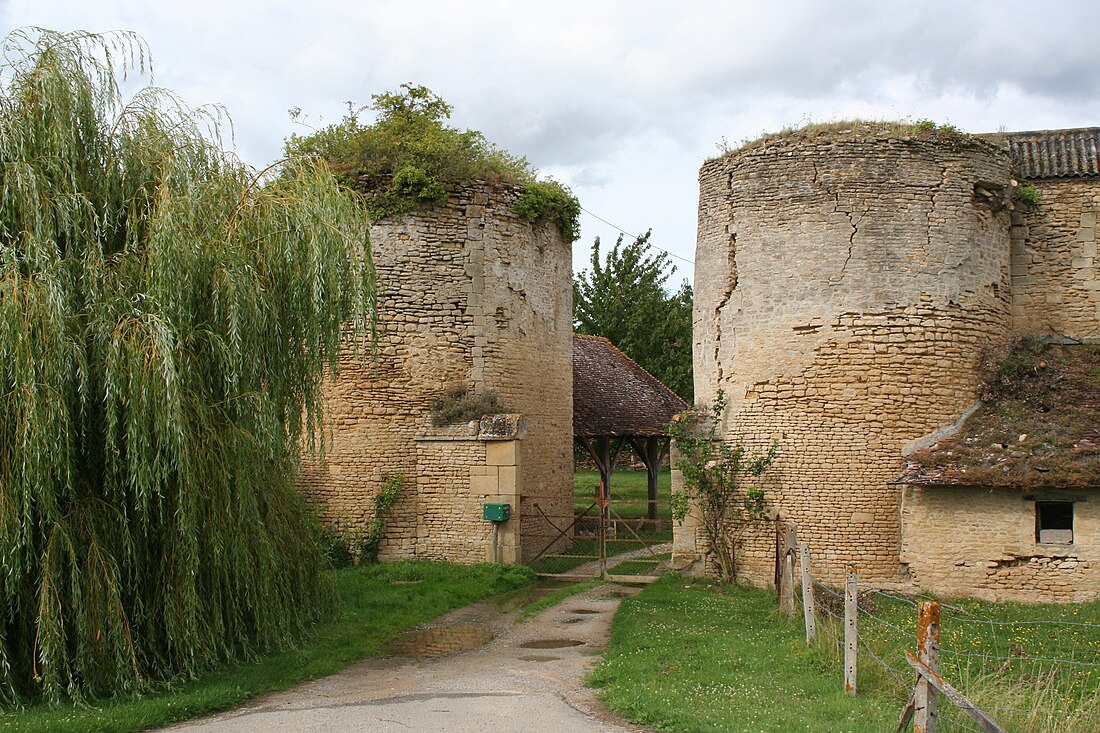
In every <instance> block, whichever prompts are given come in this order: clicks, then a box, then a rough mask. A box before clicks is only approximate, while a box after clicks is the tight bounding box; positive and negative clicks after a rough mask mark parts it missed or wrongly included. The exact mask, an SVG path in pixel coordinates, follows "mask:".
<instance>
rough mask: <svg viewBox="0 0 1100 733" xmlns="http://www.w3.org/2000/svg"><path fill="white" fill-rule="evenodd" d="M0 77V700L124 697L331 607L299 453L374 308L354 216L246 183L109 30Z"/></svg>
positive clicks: (305, 177) (28, 35)
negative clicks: (342, 355) (345, 346)
mask: <svg viewBox="0 0 1100 733" xmlns="http://www.w3.org/2000/svg"><path fill="white" fill-rule="evenodd" d="M5 52H6V54H5V59H6V63H5V65H4V66H3V67H2V68H0V171H2V181H0V187H2V193H0V701H3V702H7V703H13V702H18V701H21V700H27V699H32V698H36V697H40V696H45V697H46V698H48V699H61V698H65V697H69V698H78V697H81V696H85V697H86V696H93V695H94V696H98V695H105V694H113V693H117V692H120V691H125V690H131V689H137V688H140V687H142V686H144V685H147V684H149V683H150V682H153V681H158V680H170V679H179V678H181V677H186V676H188V675H193V674H194V673H195V672H197V671H200V670H203V669H207V668H210V667H212V666H215V665H218V664H222V663H225V662H227V661H229V660H233V659H240V658H242V657H248V656H250V655H254V654H258V653H261V652H263V651H265V650H268V649H271V648H274V647H276V646H278V645H281V644H284V643H287V642H288V641H289V640H292V639H294V638H295V637H296V636H298V635H300V634H301V633H302V632H303V630H305V629H306V628H307V627H308V626H309V625H310V624H311V623H313V622H314V621H315V620H316V619H317V618H318V616H319V615H321V614H324V613H326V612H327V610H329V609H331V607H332V605H331V604H332V592H331V588H330V587H328V586H326V584H325V581H324V579H323V578H324V575H323V573H321V572H320V570H321V567H320V563H321V560H320V553H318V552H317V550H316V546H315V534H314V532H313V526H312V525H311V523H310V520H309V518H308V515H307V514H305V513H304V512H303V507H302V505H301V503H300V501H299V499H298V497H297V495H296V493H295V491H294V488H293V485H292V478H293V476H294V471H295V470H296V453H297V447H298V446H299V445H300V441H301V439H302V438H303V435H304V434H306V433H307V432H312V430H313V429H314V427H315V426H316V425H317V423H318V420H319V409H320V407H319V396H320V394H319V391H320V387H321V380H322V373H323V372H324V370H325V368H326V367H329V368H335V365H336V356H337V352H338V349H339V345H340V343H341V330H342V324H346V323H348V322H351V323H353V324H355V325H354V326H353V329H355V330H358V329H361V328H362V327H363V325H364V322H365V321H369V315H370V313H371V312H372V302H373V274H372V272H373V270H372V268H371V264H370V261H369V259H368V257H369V255H368V251H369V250H368V248H365V247H364V246H363V245H364V243H365V242H366V237H367V232H366V222H365V220H364V219H363V217H362V216H361V207H360V206H359V205H358V204H356V203H355V202H353V201H352V200H351V199H350V198H348V197H347V196H346V195H345V194H344V193H342V192H341V191H339V190H338V188H337V186H336V185H335V184H334V182H333V180H332V178H331V176H330V175H328V173H327V172H326V171H325V170H324V169H323V167H317V166H315V165H314V164H309V165H306V164H304V163H303V164H300V165H296V164H294V163H289V164H288V166H289V170H290V173H291V175H279V176H277V177H265V176H263V175H259V174H257V173H256V172H255V171H253V170H252V169H250V168H248V167H247V166H245V165H243V164H242V163H240V162H239V161H237V160H236V159H235V158H233V157H232V156H230V155H229V154H227V153H224V152H222V146H221V144H220V141H219V139H218V136H217V129H218V126H219V119H220V118H219V116H218V115H217V114H211V115H204V114H203V113H201V111H200V112H196V111H194V110H189V109H187V108H185V107H184V106H183V105H182V104H181V103H179V102H178V100H176V99H175V98H174V97H173V96H172V95H171V94H169V93H167V92H165V91H163V90H156V89H153V88H148V89H145V90H144V91H141V92H138V93H137V94H136V95H135V96H133V97H132V98H130V99H129V100H128V101H127V100H125V99H124V97H123V95H122V93H121V85H122V83H123V80H124V79H125V74H126V73H127V72H129V73H131V74H135V73H137V74H139V75H140V74H142V73H143V72H144V69H145V64H146V62H145V58H146V51H145V48H144V46H143V44H142V42H141V41H140V40H139V39H137V38H135V37H132V36H128V35H111V36H95V35H88V34H59V33H54V32H49V31H42V30H33V31H22V32H17V33H16V34H13V35H12V36H10V37H8V39H7V40H6V41H5Z"/></svg>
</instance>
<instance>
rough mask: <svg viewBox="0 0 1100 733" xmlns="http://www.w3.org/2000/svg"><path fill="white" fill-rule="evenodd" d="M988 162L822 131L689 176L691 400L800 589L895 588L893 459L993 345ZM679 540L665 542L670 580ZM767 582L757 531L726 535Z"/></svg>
mask: <svg viewBox="0 0 1100 733" xmlns="http://www.w3.org/2000/svg"><path fill="white" fill-rule="evenodd" d="M1010 170H1011V166H1010V162H1009V158H1008V155H1007V153H1006V152H1005V151H1003V150H1001V149H998V148H997V147H995V146H994V145H991V144H989V143H986V142H984V141H981V140H978V139H975V138H972V137H969V136H965V135H961V134H958V133H956V132H954V131H953V130H942V129H939V130H938V129H920V128H919V127H914V128H909V127H904V126H896V125H895V126H886V125H874V124H856V123H853V124H852V125H847V126H845V125H833V126H829V127H828V128H819V129H807V130H800V131H797V132H795V133H792V134H789V135H785V136H775V137H771V138H766V139H764V140H761V141H758V142H756V143H750V144H748V145H746V146H745V147H743V148H741V149H739V150H735V151H733V152H730V153H728V154H726V155H724V156H722V157H720V158H717V159H715V160H711V161H709V162H707V163H706V164H705V165H704V166H703V168H702V170H701V172H700V203H699V232H698V247H697V251H696V269H695V310H694V334H695V343H694V361H695V393H696V395H697V398H698V399H699V400H700V401H704V402H709V401H711V400H713V398H714V396H715V395H716V393H717V392H718V390H723V391H724V392H725V394H726V396H727V400H728V408H727V412H726V414H725V415H724V416H723V430H724V432H725V435H726V437H727V438H728V439H729V440H731V441H736V442H741V443H743V444H745V445H746V446H748V447H749V448H751V449H754V450H757V451H764V450H767V448H768V446H769V445H770V444H771V443H772V442H773V441H774V442H775V443H777V445H778V453H777V457H776V460H775V463H774V464H773V465H772V466H771V467H770V468H769V469H768V471H767V473H766V474H765V476H764V478H763V488H764V489H765V492H766V498H767V504H768V507H769V509H770V510H771V511H772V513H773V515H774V514H778V515H779V517H781V518H782V519H783V520H787V521H794V522H797V524H798V527H799V535H800V539H802V540H804V541H807V542H808V543H809V544H810V546H811V547H812V548H813V553H814V564H815V574H818V575H821V576H823V577H825V578H827V579H833V580H835V579H838V578H839V577H840V576H841V574H842V573H843V570H844V568H845V566H846V565H849V564H852V565H855V566H856V567H857V569H858V570H859V572H860V573H861V575H863V576H865V577H868V578H871V579H877V580H879V581H890V580H904V579H905V576H906V573H905V572H904V568H903V567H902V565H901V564H900V562H899V534H900V525H899V500H900V491H899V489H898V487H897V486H896V485H895V484H894V483H893V482H894V481H895V480H896V479H897V477H898V475H899V473H900V471H901V468H902V460H903V455H904V454H905V453H906V452H907V451H909V450H912V449H914V448H915V447H919V446H920V445H921V444H922V442H923V441H925V440H927V439H928V438H929V436H930V434H931V433H932V432H933V431H936V430H937V429H939V428H941V427H942V426H944V425H949V424H951V423H953V422H954V421H956V420H958V419H959V418H960V417H961V416H962V415H964V414H965V413H966V411H967V410H968V409H969V408H970V407H971V406H972V405H974V403H975V402H976V400H977V388H978V385H979V376H978V369H977V363H978V361H979V358H980V356H981V355H982V353H983V350H985V349H988V348H991V347H992V348H996V347H998V346H1000V345H1001V344H1003V342H1004V341H1005V339H1006V337H1007V335H1008V333H1009V330H1010V327H1011V313H1010V292H1009V286H1010V284H1009V278H1010V238H1009V232H1010V221H1009V215H1010V212H1009V210H1008V208H1007V207H1008V201H1009V200H1010V198H1011V192H1012V186H1013V185H1014V184H1013V182H1012V181H1011V180H1010ZM698 535H699V533H698V530H697V529H695V530H693V528H691V527H690V526H689V527H686V528H685V529H683V530H681V532H680V534H679V536H678V537H677V554H678V556H679V559H680V561H681V563H684V562H685V561H690V560H691V559H692V556H693V554H694V556H695V557H696V558H697V557H698V556H699V555H700V554H701V552H702V547H701V537H700V536H698ZM741 536H742V547H741V548H740V554H739V565H740V573H739V574H740V575H741V577H742V578H744V579H746V580H750V581H752V582H759V583H769V582H771V579H772V573H773V567H774V566H773V563H774V557H775V550H774V538H775V528H774V524H773V523H771V522H767V521H757V522H751V523H750V525H749V526H748V527H746V528H745V530H744V532H743V533H742V535H741Z"/></svg>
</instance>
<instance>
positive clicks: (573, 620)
mask: <svg viewBox="0 0 1100 733" xmlns="http://www.w3.org/2000/svg"><path fill="white" fill-rule="evenodd" d="M581 621H584V616H581V617H579V618H567V619H565V620H564V621H562V623H563V624H579V623H580V622H581Z"/></svg>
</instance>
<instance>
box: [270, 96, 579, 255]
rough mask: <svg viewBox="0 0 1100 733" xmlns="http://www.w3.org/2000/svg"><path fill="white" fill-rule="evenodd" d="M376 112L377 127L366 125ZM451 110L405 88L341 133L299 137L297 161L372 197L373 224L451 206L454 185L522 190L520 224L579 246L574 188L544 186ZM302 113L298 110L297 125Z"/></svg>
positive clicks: (350, 117)
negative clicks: (550, 229)
mask: <svg viewBox="0 0 1100 733" xmlns="http://www.w3.org/2000/svg"><path fill="white" fill-rule="evenodd" d="M367 109H370V110H371V111H373V112H374V113H375V120H374V122H372V123H370V124H365V123H363V122H361V121H360V119H359V115H360V113H362V112H363V111H365V110H367ZM451 111H452V108H451V105H449V104H447V103H446V102H445V101H443V99H442V98H441V97H440V96H439V95H437V94H435V93H434V92H433V91H432V90H430V89H428V88H427V87H425V86H419V85H413V84H402V85H401V88H400V89H399V90H398V91H394V92H383V93H381V94H375V95H373V96H372V97H371V103H370V104H369V105H368V106H367V107H364V108H362V109H358V110H357V109H355V108H354V107H353V106H352V105H351V104H350V103H349V105H348V114H346V115H345V116H344V119H343V120H341V121H340V122H339V123H337V124H334V125H329V126H328V127H325V128H323V129H321V130H318V131H316V132H315V133H314V134H312V135H291V136H290V137H289V138H287V140H286V151H287V154H288V155H290V156H300V155H304V156H309V157H313V158H319V159H323V160H325V161H327V162H328V164H329V165H330V166H331V167H332V169H333V170H334V171H335V172H337V174H338V175H339V176H340V178H341V180H342V181H343V182H344V183H345V185H348V186H350V187H353V188H356V189H363V190H364V191H365V192H366V194H367V200H368V206H369V208H370V213H371V216H372V217H374V218H376V219H377V218H382V217H385V216H389V215H391V214H399V213H402V212H405V211H412V210H413V209H415V208H416V207H418V206H421V205H423V204H431V203H443V202H444V201H446V200H447V186H446V184H447V183H448V182H452V181H466V180H486V181H499V182H504V183H515V184H521V185H522V186H524V187H525V191H524V192H523V193H522V194H521V197H520V200H519V202H517V206H516V210H517V213H518V214H519V215H520V216H523V217H524V218H526V219H529V220H531V221H535V220H538V219H543V218H545V219H547V220H549V221H551V222H553V223H554V224H555V225H556V226H557V227H558V229H559V231H560V232H561V234H562V236H563V237H565V238H566V239H568V240H569V241H570V242H573V241H576V239H577V234H578V232H579V224H578V218H579V216H580V204H578V203H577V199H576V197H574V196H573V194H572V193H571V192H570V191H569V189H568V188H566V187H565V186H563V185H562V184H561V183H558V182H557V181H553V180H542V181H540V180H538V177H537V174H536V171H535V170H534V169H533V168H532V167H531V165H530V164H529V163H528V162H527V159H526V158H523V157H521V156H516V155H512V154H511V153H509V152H508V151H506V150H503V149H501V148H499V147H497V146H496V145H494V144H493V143H491V142H489V141H488V140H486V139H485V136H484V135H483V134H482V133H480V132H478V131H477V130H460V129H458V128H455V127H451V126H450V125H448V124H446V122H447V120H448V119H450V117H451ZM300 115H301V110H297V109H295V110H291V116H292V117H293V118H297V117H299V116H300Z"/></svg>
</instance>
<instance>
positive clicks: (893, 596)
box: [864, 586, 917, 608]
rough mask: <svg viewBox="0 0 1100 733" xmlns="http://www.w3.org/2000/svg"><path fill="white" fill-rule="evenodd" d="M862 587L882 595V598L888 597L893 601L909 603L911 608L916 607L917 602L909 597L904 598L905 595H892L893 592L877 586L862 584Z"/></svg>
mask: <svg viewBox="0 0 1100 733" xmlns="http://www.w3.org/2000/svg"><path fill="white" fill-rule="evenodd" d="M864 587H865V588H867V590H869V591H871V592H873V593H876V594H878V595H880V596H883V597H884V598H889V599H890V600H893V601H898V602H900V603H908V604H909V605H910V606H912V607H913V608H916V607H917V602H916V601H914V600H911V599H909V598H906V597H904V596H896V595H894V594H892V593H887V592H886V591H884V590H879V589H878V588H871V587H869V586H864Z"/></svg>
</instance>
